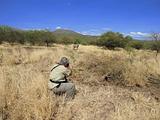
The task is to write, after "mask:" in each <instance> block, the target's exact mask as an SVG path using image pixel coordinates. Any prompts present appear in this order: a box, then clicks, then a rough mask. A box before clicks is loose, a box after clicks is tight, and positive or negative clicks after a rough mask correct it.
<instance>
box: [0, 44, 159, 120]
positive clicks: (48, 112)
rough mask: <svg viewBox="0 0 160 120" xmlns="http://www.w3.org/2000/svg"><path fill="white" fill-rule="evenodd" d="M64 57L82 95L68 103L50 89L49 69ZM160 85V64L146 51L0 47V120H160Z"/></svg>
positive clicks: (57, 46)
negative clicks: (69, 62) (66, 58)
mask: <svg viewBox="0 0 160 120" xmlns="http://www.w3.org/2000/svg"><path fill="white" fill-rule="evenodd" d="M62 56H66V57H68V58H70V61H71V67H72V69H73V75H72V76H71V80H72V81H73V82H74V83H75V84H76V87H77V90H78V93H77V95H76V98H75V99H74V100H72V101H69V102H67V103H65V102H64V96H61V97H56V96H55V95H54V94H53V93H51V92H50V91H49V90H48V89H47V82H48V76H49V71H50V67H51V66H52V65H53V64H54V63H55V62H57V61H58V60H59V59H60V57H62ZM110 83H112V84H110ZM159 84H160V61H157V59H155V55H154V53H152V52H148V51H133V52H131V53H128V52H126V51H125V50H119V51H109V50H103V49H101V48H99V47H95V46H80V48H79V50H78V51H73V50H72V46H63V45H56V46H55V47H53V48H46V47H26V46H14V47H12V48H11V47H7V46H0V101H1V103H0V120H1V119H4V120H5V119H9V120H19V119H27V120H30V119H31V120H32V119H33V120H49V119H50V120H54V119H56V120H70V119H73V120H81V119H83V120H97V119H100V120H106V119H109V120H128V119H129V120H135V119H136V120H152V119H153V120H159V119H160V104H159V92H158V90H159V89H158V88H156V86H158V87H159ZM117 85H120V86H117ZM155 85H156V86H155ZM126 86H132V87H131V88H130V87H129V88H128V87H126ZM135 86H139V87H142V88H139V89H138V88H136V87H135ZM146 86H147V87H149V88H150V89H151V90H149V89H147V88H146ZM152 89H154V90H155V92H153V91H152ZM156 92H157V93H158V94H155V93H156Z"/></svg>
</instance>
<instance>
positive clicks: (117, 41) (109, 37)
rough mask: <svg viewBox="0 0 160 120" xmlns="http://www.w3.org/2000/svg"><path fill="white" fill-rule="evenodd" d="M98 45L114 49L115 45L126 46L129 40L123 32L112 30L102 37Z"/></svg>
mask: <svg viewBox="0 0 160 120" xmlns="http://www.w3.org/2000/svg"><path fill="white" fill-rule="evenodd" d="M98 45H101V46H105V47H107V48H109V49H114V48H115V47H121V48H124V47H125V46H126V45H127V40H125V38H124V36H123V35H122V34H120V33H118V32H117V33H115V32H111V31H110V32H107V33H104V34H103V35H102V36H101V37H100V39H99V41H98Z"/></svg>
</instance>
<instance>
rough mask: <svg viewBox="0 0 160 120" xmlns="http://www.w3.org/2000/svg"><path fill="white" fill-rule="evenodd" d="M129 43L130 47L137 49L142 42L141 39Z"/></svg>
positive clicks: (141, 46)
mask: <svg viewBox="0 0 160 120" xmlns="http://www.w3.org/2000/svg"><path fill="white" fill-rule="evenodd" d="M129 45H130V46H131V47H132V48H135V49H137V50H139V49H142V48H143V43H142V42H141V41H132V42H130V43H129Z"/></svg>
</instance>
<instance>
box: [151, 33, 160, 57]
mask: <svg viewBox="0 0 160 120" xmlns="http://www.w3.org/2000/svg"><path fill="white" fill-rule="evenodd" d="M151 38H152V40H153V41H152V44H151V49H152V50H155V51H156V56H157V55H158V53H159V52H160V33H152V34H151Z"/></svg>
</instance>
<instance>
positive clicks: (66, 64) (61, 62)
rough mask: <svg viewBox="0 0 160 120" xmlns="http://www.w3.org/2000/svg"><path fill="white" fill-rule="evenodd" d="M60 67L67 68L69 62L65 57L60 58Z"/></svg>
mask: <svg viewBox="0 0 160 120" xmlns="http://www.w3.org/2000/svg"><path fill="white" fill-rule="evenodd" d="M59 64H60V65H64V66H65V67H69V60H68V58H66V57H62V58H61V60H60V62H59Z"/></svg>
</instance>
